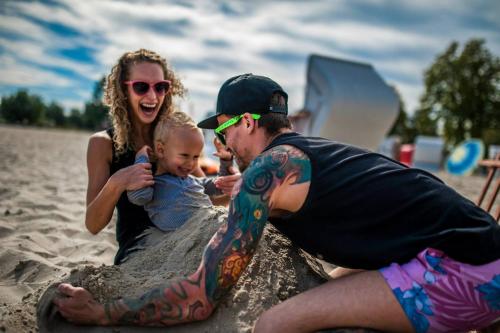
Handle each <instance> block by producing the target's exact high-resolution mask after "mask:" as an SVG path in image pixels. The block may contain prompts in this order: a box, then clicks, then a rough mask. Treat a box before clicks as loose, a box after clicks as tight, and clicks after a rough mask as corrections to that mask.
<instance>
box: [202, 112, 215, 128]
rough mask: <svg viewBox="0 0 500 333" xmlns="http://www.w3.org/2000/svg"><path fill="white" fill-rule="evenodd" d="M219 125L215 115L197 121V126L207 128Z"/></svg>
mask: <svg viewBox="0 0 500 333" xmlns="http://www.w3.org/2000/svg"><path fill="white" fill-rule="evenodd" d="M218 126H219V122H218V121H217V115H213V116H211V117H208V118H207V119H205V120H202V121H200V122H199V123H198V127H199V128H208V129H215V128H217V127H218Z"/></svg>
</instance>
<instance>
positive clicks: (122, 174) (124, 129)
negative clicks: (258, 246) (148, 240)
mask: <svg viewBox="0 0 500 333" xmlns="http://www.w3.org/2000/svg"><path fill="white" fill-rule="evenodd" d="M184 92H185V90H184V87H183V85H182V83H181V82H180V81H179V79H178V78H177V76H176V75H175V74H174V72H173V71H172V70H171V69H170V68H169V66H168V64H167V62H166V61H165V59H163V58H162V57H161V56H160V55H158V54H157V53H155V52H152V51H148V50H144V49H140V50H137V51H134V52H126V53H125V54H123V55H122V56H121V57H120V59H118V63H117V64H116V65H114V66H113V68H112V70H111V73H110V74H109V75H108V77H107V80H106V86H105V89H104V102H105V104H106V105H107V106H108V107H109V116H110V118H111V121H112V124H113V125H112V128H109V129H107V130H105V131H101V132H97V133H95V134H93V135H92V136H91V137H90V140H89V145H88V150H87V168H88V179H89V181H88V187H87V210H86V215H85V225H86V226H87V229H88V230H89V231H90V232H91V233H93V234H97V233H99V232H100V231H101V230H102V229H103V228H104V227H106V225H108V223H109V222H110V220H111V217H112V216H113V211H114V209H115V207H116V210H117V213H118V216H117V220H116V239H117V241H118V252H117V254H116V256H115V260H114V262H115V264H120V263H121V262H122V261H123V259H124V258H125V257H126V255H127V253H128V252H129V251H132V248H133V247H135V245H137V243H138V242H140V239H139V238H138V237H139V235H141V234H142V233H143V231H144V230H145V229H146V228H148V227H150V226H152V223H151V221H150V219H149V217H148V214H147V213H146V212H145V211H144V208H143V207H140V206H137V205H134V204H131V203H130V202H129V200H128V198H127V194H126V190H136V189H139V188H142V187H146V186H151V185H153V183H154V180H153V175H152V172H151V164H150V163H140V164H134V159H135V154H136V152H137V150H138V149H139V148H141V147H143V146H144V145H149V146H152V144H153V130H154V127H155V125H156V123H157V122H158V119H159V117H160V116H161V115H164V114H168V113H171V112H172V111H173V109H174V107H173V104H172V98H173V97H174V96H183V94H184ZM193 173H194V175H197V176H203V175H204V174H203V172H202V171H201V169H200V168H199V167H196V168H194V172H193ZM228 178H229V179H227V178H226V179H225V178H224V177H221V179H219V180H218V182H219V183H222V185H224V184H223V183H224V182H225V181H226V180H228V181H229V183H231V181H233V182H234V179H231V176H228ZM225 187H226V188H227V187H230V186H227V184H226V185H225Z"/></svg>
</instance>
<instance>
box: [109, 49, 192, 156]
mask: <svg viewBox="0 0 500 333" xmlns="http://www.w3.org/2000/svg"><path fill="white" fill-rule="evenodd" d="M143 62H149V63H154V64H158V65H160V66H161V68H162V69H163V76H164V78H165V80H170V82H171V87H170V90H169V93H168V94H166V95H165V99H164V101H163V104H162V105H161V107H160V111H159V113H158V115H157V116H156V119H155V120H154V122H153V123H152V124H151V133H150V136H151V139H153V129H154V128H155V125H156V124H157V123H158V120H159V119H160V117H161V116H162V115H164V114H169V113H171V112H173V110H174V106H173V105H172V98H173V96H179V97H183V96H184V94H185V92H186V90H185V88H184V86H183V85H182V83H181V82H180V80H179V79H178V78H177V76H176V75H175V74H174V72H173V71H172V70H171V69H170V68H169V66H168V64H167V61H166V60H165V59H164V58H162V57H161V56H160V55H158V54H157V53H155V52H153V51H149V50H145V49H140V50H137V51H134V52H126V53H124V54H123V55H122V56H121V57H120V59H118V63H117V64H116V65H114V66H113V68H112V69H111V73H110V74H109V75H108V77H107V79H106V85H105V88H104V104H106V105H107V106H108V107H109V117H110V118H111V121H112V123H113V130H114V132H113V142H114V148H115V154H116V155H120V154H123V153H124V152H125V151H127V149H133V150H135V149H136V146H135V143H134V141H133V139H132V138H133V130H134V128H133V127H132V124H131V123H130V114H129V105H128V101H127V91H126V88H125V85H124V83H123V82H124V81H127V80H128V79H129V76H130V68H131V67H132V66H133V65H136V64H139V63H143Z"/></svg>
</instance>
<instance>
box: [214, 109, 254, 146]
mask: <svg viewBox="0 0 500 333" xmlns="http://www.w3.org/2000/svg"><path fill="white" fill-rule="evenodd" d="M241 118H243V115H242V114H240V115H239V116H236V117H233V118H231V119H229V120H228V121H225V122H223V123H222V124H220V125H219V127H217V128H216V129H215V130H214V131H215V135H216V136H217V139H219V141H220V142H222V144H223V145H226V139H225V137H224V133H222V131H224V130H225V129H226V128H228V127H231V126H233V125H236V124H237V123H238V122H239V121H240V120H241ZM252 118H253V119H255V120H259V119H260V114H254V113H252Z"/></svg>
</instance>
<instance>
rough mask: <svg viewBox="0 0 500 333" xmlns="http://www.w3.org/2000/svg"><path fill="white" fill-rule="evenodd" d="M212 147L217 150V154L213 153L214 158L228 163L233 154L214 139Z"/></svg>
mask: <svg viewBox="0 0 500 333" xmlns="http://www.w3.org/2000/svg"><path fill="white" fill-rule="evenodd" d="M214 146H215V149H217V152H215V153H214V156H217V157H218V158H220V159H221V160H224V161H230V160H232V159H233V154H231V152H230V151H229V150H228V149H227V148H226V146H224V145H223V144H222V142H220V140H219V139H217V138H214Z"/></svg>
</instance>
